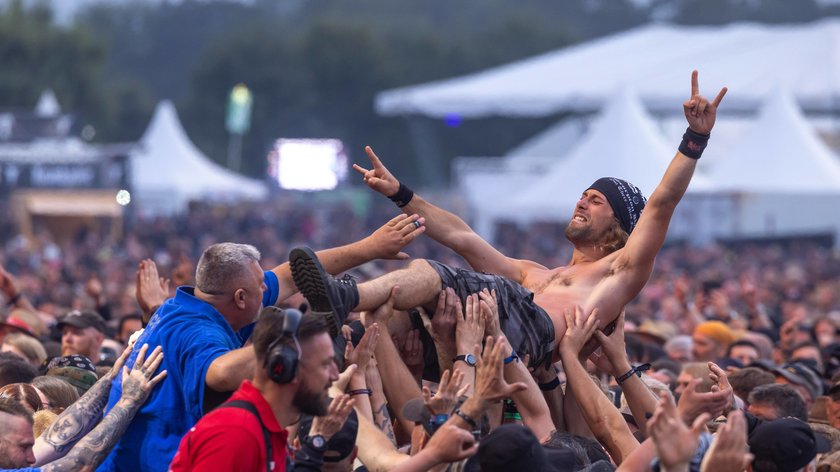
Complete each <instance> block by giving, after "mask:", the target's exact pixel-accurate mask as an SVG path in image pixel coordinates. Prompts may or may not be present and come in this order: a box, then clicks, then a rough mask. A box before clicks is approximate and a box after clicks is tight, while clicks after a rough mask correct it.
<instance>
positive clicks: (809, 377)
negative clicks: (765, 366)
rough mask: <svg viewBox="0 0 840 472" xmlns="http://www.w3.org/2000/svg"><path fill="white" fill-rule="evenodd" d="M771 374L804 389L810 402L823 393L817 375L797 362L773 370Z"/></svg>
mask: <svg viewBox="0 0 840 472" xmlns="http://www.w3.org/2000/svg"><path fill="white" fill-rule="evenodd" d="M773 373H774V374H776V375H779V376H782V377H784V378H785V379H787V381H788V382H790V383H792V384H795V385H800V386H802V387H805V388H806V389H807V390H808V392H809V393H810V394H811V400H816V399H817V397H819V396H820V395H822V393H823V392H822V390H823V386H822V381H820V378H819V377H818V376H817V374H816V373H815V372H814V371H813V370H811V369H809V368H808V367H806V366H804V365H802V364H800V363H798V362H794V363H792V364H785V365H783V366H781V367H779V368H776V369H773Z"/></svg>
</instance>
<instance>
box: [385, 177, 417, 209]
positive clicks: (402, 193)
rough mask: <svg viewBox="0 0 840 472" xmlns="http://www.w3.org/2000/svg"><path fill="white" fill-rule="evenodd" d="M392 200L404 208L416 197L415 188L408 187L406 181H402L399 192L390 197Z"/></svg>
mask: <svg viewBox="0 0 840 472" xmlns="http://www.w3.org/2000/svg"><path fill="white" fill-rule="evenodd" d="M388 198H389V199H391V201H392V202H394V203H396V204H397V206H398V207H400V208H402V207H404V206H406V205H408V202H410V201H411V199H412V198H414V190H411V189H410V188H408V187H406V186H405V184H404V183H402V182H400V189H399V190H397V193H395V194H393V195H391V196H390V197H388Z"/></svg>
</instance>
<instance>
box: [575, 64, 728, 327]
mask: <svg viewBox="0 0 840 472" xmlns="http://www.w3.org/2000/svg"><path fill="white" fill-rule="evenodd" d="M726 91H727V89H726V87H724V88H722V89H721V90H720V92H719V93H718V95H717V97H715V99H714V100H713V101H711V102H710V101H709V100H707V99H706V98H704V97H702V96H700V87H699V85H698V82H697V71H693V72H692V73H691V98H689V99H688V100H687V101H685V102H684V103H683V111H684V112H685V117H686V120H687V121H688V130H687V131H686V134H685V135H684V137H683V142H682V144H680V147H679V151H678V152H677V154H676V156H674V159H673V160H672V161H671V164H670V165H669V166H668V169H667V170H666V171H665V175H664V176H663V177H662V180H661V181H660V182H659V185H657V187H656V189H655V190H654V191H653V194H652V195H651V196H650V199H649V200H648V202H647V205H645V208H644V211H642V215H641V217H640V218H639V223H638V224H637V225H636V228H635V229H634V230H633V232H632V234H630V237H629V238H628V239H627V244H626V245H625V246H624V248H622V249H620V250H618V251H617V252H616V253H615V255H616V257H613V258H610V259H609V261H610V263H611V267H610V269H609V271H608V273H610V274H613V275H612V276H610V277H606V278H605V279H604V280H603V281H602V282H601V283H600V284H599V285H598V286H597V287H596V288H595V290H594V291H593V293H592V295H590V297H589V300H587V303H586V305H585V307H584V308H585V309H586V310H591V309H592V308H594V307H598V308H599V309H600V310H601V311H602V312H605V313H617V312H618V311H619V310H620V309H621V308H622V307H623V306H624V305H625V304H626V303H627V302H629V301H630V300H632V299H633V297H635V296H636V294H638V293H639V291H640V290H641V289H642V287H644V285H645V283H647V280H648V278H649V277H650V273H651V270H652V269H653V262H654V258H655V257H656V254H657V253H658V252H659V249H660V248H661V247H662V244H663V243H664V241H665V235H666V233H667V232H668V225H669V224H670V222H671V217H672V216H673V214H674V210H675V209H676V207H677V204H678V203H679V202H680V200H681V199H682V197H683V195H684V194H685V191H686V189H687V188H688V184H689V182H691V177H692V176H693V175H694V169H695V167H697V160H698V159H699V158H700V154H701V153H702V151H703V149H704V148H705V146H706V142H707V141H708V139H709V134H710V133H711V131H712V128H713V127H714V124H715V118H716V116H717V107H718V105H719V104H720V102H721V100H723V96H724V95H726Z"/></svg>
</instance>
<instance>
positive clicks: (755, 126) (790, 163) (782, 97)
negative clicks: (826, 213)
mask: <svg viewBox="0 0 840 472" xmlns="http://www.w3.org/2000/svg"><path fill="white" fill-rule="evenodd" d="M711 179H712V180H713V181H714V183H715V185H716V186H717V187H718V188H719V189H720V190H723V191H730V192H752V193H796V194H815V193H820V194H840V162H838V160H837V158H836V157H835V156H834V155H833V154H832V152H831V151H830V150H829V149H828V147H827V146H826V145H825V143H824V142H823V141H822V140H821V139H820V138H819V137H818V136H817V135H816V133H815V131H814V129H813V127H811V125H810V124H808V122H807V121H806V120H805V118H804V117H803V116H802V114H801V112H800V110H799V108H798V107H797V106H796V103H795V102H794V99H793V97H792V96H791V94H790V93H788V92H786V91H784V90H779V91H777V92H776V93H773V94H772V95H771V96H770V99H769V101H768V102H767V104H766V105H765V106H764V108H763V109H762V111H761V114H760V115H759V117H758V119H757V120H755V121H754V122H753V123H752V125H751V128H750V129H749V130H748V131H747V132H746V133H745V136H744V137H743V139H742V141H741V143H740V145H739V146H736V147H735V148H734V149H733V150H732V155H731V156H728V158H727V159H724V160H721V161H720V162H718V163H717V165H716V166H715V167H714V168H713V169H712V174H711Z"/></svg>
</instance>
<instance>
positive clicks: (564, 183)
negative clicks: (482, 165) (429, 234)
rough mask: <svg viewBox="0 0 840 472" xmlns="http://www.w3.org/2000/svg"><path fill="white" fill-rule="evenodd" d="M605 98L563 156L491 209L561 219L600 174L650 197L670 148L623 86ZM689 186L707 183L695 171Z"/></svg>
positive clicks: (701, 188)
mask: <svg viewBox="0 0 840 472" xmlns="http://www.w3.org/2000/svg"><path fill="white" fill-rule="evenodd" d="M608 103H609V105H608V106H607V108H606V109H605V110H604V111H603V112H602V114H601V115H600V116H599V117H598V118H597V119H596V121H595V122H594V123H593V125H592V127H591V129H590V131H589V132H588V133H587V134H586V136H585V137H584V138H583V139H582V140H581V141H580V143H579V144H578V145H577V146H576V147H575V149H574V150H573V151H572V152H571V154H570V155H569V156H568V157H567V158H566V159H563V160H562V161H560V162H558V163H557V164H555V165H553V166H552V167H551V168H550V169H549V170H548V172H547V173H546V174H545V175H543V176H542V177H541V178H540V179H539V180H538V181H536V182H532V183H531V185H529V186H527V187H525V188H520V189H517V192H516V193H514V194H513V195H515V196H514V197H513V198H511V199H510V200H509V202H508V203H504V204H500V205H499V206H497V207H496V209H495V210H492V211H494V212H495V213H496V214H497V215H499V216H509V217H515V218H516V219H529V220H530V219H535V218H546V219H558V218H559V219H563V218H567V217H568V216H569V211H570V210H571V209H572V208H573V207H574V204H575V202H577V200H578V199H579V198H580V194H581V192H582V191H583V190H585V189H586V186H587V185H589V184H590V183H592V182H594V181H595V180H596V179H598V178H600V177H604V176H612V177H619V178H622V179H625V180H627V181H629V182H631V183H632V184H634V185H636V186H637V187H639V189H641V190H642V192H643V193H644V194H645V195H646V196H650V194H651V193H652V192H653V189H654V188H656V185H657V184H658V183H659V181H660V180H661V179H662V175H663V174H664V173H665V169H666V168H667V166H668V162H670V160H671V158H672V157H673V156H674V154H675V153H676V150H675V148H674V146H668V145H666V144H665V143H664V142H663V141H662V136H661V133H660V132H659V131H658V130H657V129H656V127H655V125H654V124H653V122H652V121H651V119H650V118H649V117H648V116H647V114H646V112H645V110H644V108H643V107H642V105H641V103H640V102H639V100H638V98H637V97H636V96H635V95H634V94H632V93H630V92H629V91H628V90H626V89H625V90H624V91H622V92H620V93H619V94H618V96H616V97H613V98H612V99H610V100H609V101H608ZM689 189H690V190H694V191H704V190H708V189H709V185H708V182H707V181H706V180H705V179H703V177H702V176H697V178H696V179H694V180H693V181H692V185H691V186H690V187H689Z"/></svg>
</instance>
